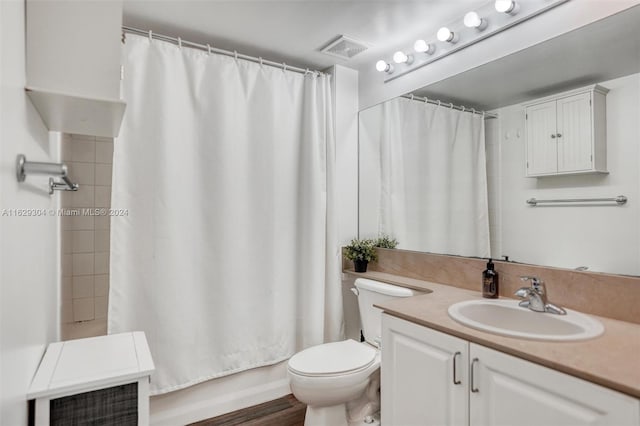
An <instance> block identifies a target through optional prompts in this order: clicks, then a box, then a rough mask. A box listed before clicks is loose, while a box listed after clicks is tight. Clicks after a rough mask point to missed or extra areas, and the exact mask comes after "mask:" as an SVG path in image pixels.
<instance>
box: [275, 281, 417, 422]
mask: <svg viewBox="0 0 640 426" xmlns="http://www.w3.org/2000/svg"><path fill="white" fill-rule="evenodd" d="M355 286H356V287H355V288H354V289H352V290H353V292H354V293H355V294H356V295H357V296H358V306H359V308H360V320H361V323H362V331H363V335H364V337H365V341H364V342H356V341H355V340H351V339H349V340H344V341H341V342H332V343H325V344H322V345H317V346H313V347H310V348H307V349H305V350H303V351H301V352H298V353H297V354H295V355H294V356H292V357H291V359H290V360H289V363H288V369H287V370H288V375H289V382H290V385H291V391H292V393H293V395H294V396H295V397H296V398H297V399H298V400H299V401H301V402H303V403H305V404H307V412H306V416H305V422H304V424H305V426H354V425H365V424H373V425H375V424H376V423H377V424H379V421H378V420H376V419H378V418H379V416H377V413H378V412H379V409H380V350H379V349H378V345H379V342H380V333H381V320H382V317H381V313H382V311H381V310H380V309H378V308H375V307H374V306H373V305H374V304H375V303H380V302H383V301H385V300H389V299H393V298H399V297H409V296H413V295H415V294H418V293H417V292H415V291H413V290H410V289H407V288H402V287H397V286H393V285H390V284H385V283H380V282H377V281H372V280H368V279H363V278H358V279H357V280H356V282H355Z"/></svg>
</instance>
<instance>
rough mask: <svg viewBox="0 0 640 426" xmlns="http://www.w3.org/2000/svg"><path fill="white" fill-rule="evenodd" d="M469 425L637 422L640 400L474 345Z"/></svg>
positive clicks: (471, 351) (507, 425)
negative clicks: (472, 391)
mask: <svg viewBox="0 0 640 426" xmlns="http://www.w3.org/2000/svg"><path fill="white" fill-rule="evenodd" d="M470 358H471V359H472V360H473V359H474V358H477V359H478V361H476V362H475V364H474V368H473V371H472V373H471V374H473V381H474V388H475V389H477V390H478V391H477V392H475V393H471V397H470V416H471V417H470V418H471V425H474V426H479V425H487V426H500V425H505V426H512V425H519V426H540V425H546V426H556V425H558V426H559V425H567V426H568V425H571V426H578V425H602V426H604V425H616V426H624V425H636V426H637V425H638V422H640V402H639V401H638V400H635V399H634V398H631V397H629V396H626V395H623V394H620V393H618V392H615V391H612V390H610V389H606V388H604V387H601V386H598V385H594V384H592V383H589V382H586V381H584V380H581V379H578V378H576V377H572V376H569V375H566V374H564V373H560V372H557V371H554V370H551V369H549V368H546V367H542V366H540V365H537V364H534V363H531V362H528V361H525V360H522V359H519V358H516V357H513V356H510V355H506V354H504V353H500V352H497V351H494V350H491V349H488V348H485V347H482V346H478V345H476V344H470Z"/></svg>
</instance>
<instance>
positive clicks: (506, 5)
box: [495, 0, 517, 14]
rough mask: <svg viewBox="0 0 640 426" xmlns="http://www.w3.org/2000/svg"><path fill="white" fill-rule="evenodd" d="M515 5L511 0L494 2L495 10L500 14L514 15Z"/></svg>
mask: <svg viewBox="0 0 640 426" xmlns="http://www.w3.org/2000/svg"><path fill="white" fill-rule="evenodd" d="M516 6H517V3H516V2H515V1H513V0H496V3H495V8H496V10H497V11H498V12H500V13H511V14H513V13H515V12H516Z"/></svg>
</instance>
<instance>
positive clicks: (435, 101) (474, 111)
mask: <svg viewBox="0 0 640 426" xmlns="http://www.w3.org/2000/svg"><path fill="white" fill-rule="evenodd" d="M402 97H403V98H407V99H411V100H412V101H419V102H425V103H428V104H433V105H438V106H442V107H445V108H451V109H455V110H458V111H462V112H470V113H472V114H478V115H482V116H484V118H486V119H489V118H498V114H495V113H493V112H486V111H479V110H477V109H475V108H469V107H466V106H464V105H454V104H452V103H451V102H442V101H441V100H439V99H429V98H427V97H426V96H416V95H412V94H409V95H402Z"/></svg>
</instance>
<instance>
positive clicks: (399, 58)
mask: <svg viewBox="0 0 640 426" xmlns="http://www.w3.org/2000/svg"><path fill="white" fill-rule="evenodd" d="M393 62H395V63H396V64H405V63H406V64H410V63H411V62H413V56H412V55H407V54H406V53H404V52H403V51H401V50H398V51H397V52H396V53H394V54H393Z"/></svg>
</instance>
